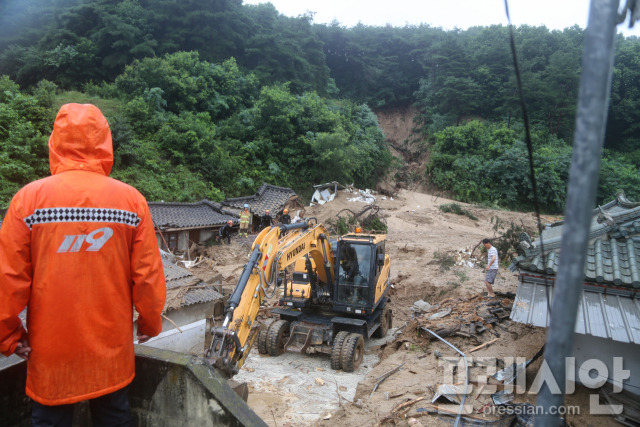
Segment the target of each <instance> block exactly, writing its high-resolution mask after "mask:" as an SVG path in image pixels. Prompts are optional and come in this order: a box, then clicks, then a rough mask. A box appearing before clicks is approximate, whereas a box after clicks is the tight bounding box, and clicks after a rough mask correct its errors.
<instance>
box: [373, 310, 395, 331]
mask: <svg viewBox="0 0 640 427" xmlns="http://www.w3.org/2000/svg"><path fill="white" fill-rule="evenodd" d="M392 322H393V321H392V319H391V310H389V307H388V306H385V307H384V309H383V310H382V315H381V316H380V327H379V328H378V329H376V331H375V332H374V333H373V336H374V337H376V338H384V337H385V336H386V335H387V332H388V331H389V328H390V327H391V325H392Z"/></svg>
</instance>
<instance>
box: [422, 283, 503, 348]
mask: <svg viewBox="0 0 640 427" xmlns="http://www.w3.org/2000/svg"><path fill="white" fill-rule="evenodd" d="M497 295H499V298H488V297H483V296H480V295H474V296H472V297H470V298H448V299H445V300H443V301H441V302H440V303H438V304H436V305H433V306H431V305H430V304H428V303H425V302H424V301H417V302H416V303H415V304H414V306H413V307H412V311H413V312H414V320H415V321H416V322H417V325H416V327H417V328H426V329H429V330H431V331H433V332H435V333H436V334H438V335H439V336H441V337H448V336H452V335H457V336H462V337H465V338H472V337H476V336H477V335H479V334H482V333H483V332H485V331H488V332H489V333H491V334H492V335H495V336H496V337H499V336H500V332H498V331H497V330H496V326H498V325H500V326H502V328H501V329H503V330H506V327H507V326H504V325H501V323H503V322H505V324H509V323H510V321H509V320H508V319H509V315H510V313H511V306H512V305H513V299H514V298H515V295H514V294H511V293H507V294H497ZM425 304H426V305H425ZM430 338H433V337H430Z"/></svg>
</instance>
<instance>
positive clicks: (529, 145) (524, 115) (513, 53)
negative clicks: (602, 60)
mask: <svg viewBox="0 0 640 427" xmlns="http://www.w3.org/2000/svg"><path fill="white" fill-rule="evenodd" d="M504 9H505V12H506V14H507V21H508V22H509V42H510V45H511V56H512V58H513V68H514V70H515V74H516V82H517V85H518V94H519V95H520V106H521V107H522V120H523V121H524V132H525V142H526V144H527V152H528V154H529V180H530V181H531V188H532V190H533V207H534V210H535V212H536V220H537V222H538V234H539V236H540V256H541V257H542V266H543V268H544V271H545V275H544V284H545V292H546V294H547V313H549V317H550V316H551V301H550V298H549V283H548V281H547V275H546V268H547V260H546V256H545V252H544V242H543V240H542V230H543V228H542V220H541V219H540V203H539V200H538V185H537V182H536V171H535V168H534V166H533V143H532V142H531V131H530V129H529V113H528V112H527V104H526V103H525V102H524V92H523V90H522V79H521V78H520V67H519V66H518V57H517V55H516V42H515V36H514V35H513V24H512V23H511V17H510V16H509V2H508V0H504Z"/></svg>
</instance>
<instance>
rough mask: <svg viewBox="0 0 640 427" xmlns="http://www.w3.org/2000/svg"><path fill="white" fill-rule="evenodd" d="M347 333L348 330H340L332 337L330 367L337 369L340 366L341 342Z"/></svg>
mask: <svg viewBox="0 0 640 427" xmlns="http://www.w3.org/2000/svg"><path fill="white" fill-rule="evenodd" d="M347 335H349V332H348V331H340V332H338V333H337V334H336V337H335V338H334V339H333V347H331V369H335V370H336V371H339V370H340V369H341V368H342V344H343V343H344V340H345V338H347Z"/></svg>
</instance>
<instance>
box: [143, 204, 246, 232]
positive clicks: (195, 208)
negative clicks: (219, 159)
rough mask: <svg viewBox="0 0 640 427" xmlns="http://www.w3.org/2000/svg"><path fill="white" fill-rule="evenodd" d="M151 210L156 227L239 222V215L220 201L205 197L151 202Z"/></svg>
mask: <svg viewBox="0 0 640 427" xmlns="http://www.w3.org/2000/svg"><path fill="white" fill-rule="evenodd" d="M148 204H149V210H150V211H151V217H152V218H153V223H154V225H155V226H156V227H159V228H161V229H168V228H199V227H214V226H219V225H222V224H224V223H226V222H227V221H229V220H232V221H233V222H234V223H237V222H238V215H237V214H235V213H234V212H232V211H229V210H227V209H225V208H223V206H222V205H221V204H220V203H216V202H212V201H210V200H207V199H204V200H202V201H200V202H197V203H165V202H149V203H148Z"/></svg>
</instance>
